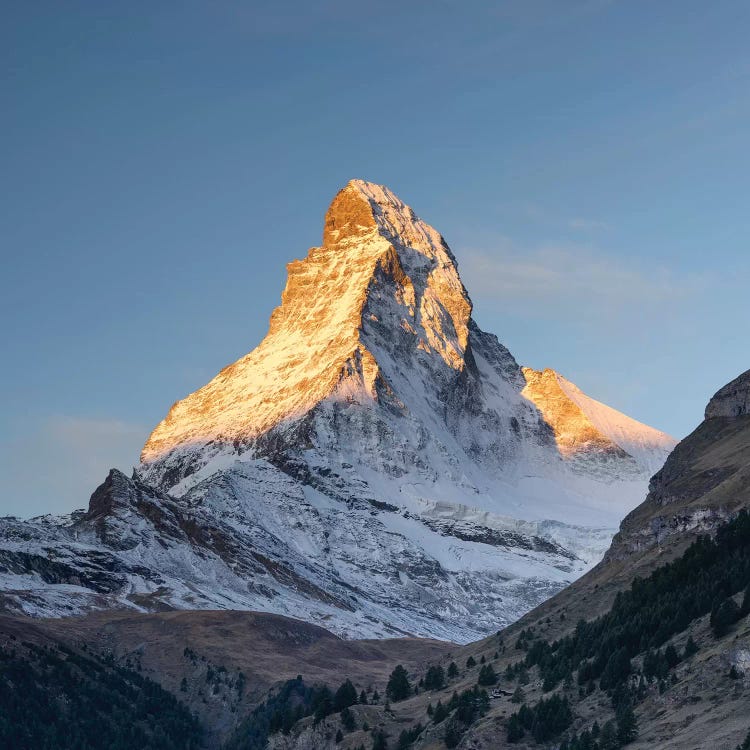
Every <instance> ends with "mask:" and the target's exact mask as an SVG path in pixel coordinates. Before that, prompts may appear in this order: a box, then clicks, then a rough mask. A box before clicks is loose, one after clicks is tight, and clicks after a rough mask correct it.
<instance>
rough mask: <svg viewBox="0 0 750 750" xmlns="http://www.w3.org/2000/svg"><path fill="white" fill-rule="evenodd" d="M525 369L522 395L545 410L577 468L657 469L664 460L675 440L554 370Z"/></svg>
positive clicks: (560, 447) (558, 442) (638, 471)
mask: <svg viewBox="0 0 750 750" xmlns="http://www.w3.org/2000/svg"><path fill="white" fill-rule="evenodd" d="M522 371H523V376H524V378H525V380H526V386H525V387H524V389H523V391H521V395H523V396H524V397H525V398H527V399H528V400H529V401H531V402H532V403H533V404H534V405H535V406H536V407H537V408H538V409H539V411H540V412H541V413H542V415H543V417H544V420H545V422H546V423H547V424H548V425H549V426H550V427H551V428H552V432H553V433H554V438H555V444H556V445H557V448H558V450H559V451H560V453H561V455H562V456H563V457H564V458H565V459H566V460H568V461H569V462H570V463H571V466H572V467H573V468H574V469H575V470H577V471H582V472H586V471H592V470H594V471H595V470H597V468H605V467H606V466H607V465H609V464H614V465H616V466H617V468H616V471H617V472H618V474H619V475H620V476H625V475H627V474H629V473H632V474H633V475H638V474H643V473H644V472H645V473H647V474H653V473H654V472H656V471H658V470H659V468H660V467H661V465H662V464H663V463H664V458H665V457H664V455H663V452H664V450H665V449H670V448H672V447H674V445H675V441H674V440H673V439H672V438H671V437H670V436H669V435H667V434H666V433H664V432H661V431H660V430H655V429H653V427H649V426H648V425H645V424H642V423H641V422H637V421H636V420H635V419H631V418H630V417H627V416H625V415H624V414H622V413H620V412H618V411H617V410H615V409H612V408H611V407H609V406H607V405H606V404H602V403H601V402H599V401H595V400H594V399H592V398H590V397H589V396H587V395H586V394H585V393H583V391H581V390H580V388H578V387H577V386H575V385H574V384H573V383H571V382H570V381H569V380H566V379H565V378H564V377H563V376H562V375H560V374H559V373H557V372H555V371H554V370H550V369H546V370H543V371H541V372H540V371H538V370H533V369H532V368H530V367H524V368H522Z"/></svg>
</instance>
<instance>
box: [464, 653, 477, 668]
mask: <svg viewBox="0 0 750 750" xmlns="http://www.w3.org/2000/svg"><path fill="white" fill-rule="evenodd" d="M476 665H477V662H476V659H475V658H474V657H473V656H470V657H469V658H468V659H467V660H466V669H471V668H472V667H476Z"/></svg>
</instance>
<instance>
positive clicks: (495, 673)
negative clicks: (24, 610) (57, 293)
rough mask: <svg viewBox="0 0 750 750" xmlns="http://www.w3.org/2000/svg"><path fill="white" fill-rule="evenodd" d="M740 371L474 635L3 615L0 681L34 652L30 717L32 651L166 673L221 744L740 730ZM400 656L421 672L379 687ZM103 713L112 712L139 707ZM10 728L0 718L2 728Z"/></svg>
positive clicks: (273, 749)
mask: <svg viewBox="0 0 750 750" xmlns="http://www.w3.org/2000/svg"><path fill="white" fill-rule="evenodd" d="M748 385H750V373H746V374H745V375H744V376H741V378H740V379H738V381H734V384H733V386H732V388H730V389H726V388H725V389H721V390H720V391H719V392H718V393H717V395H716V397H714V398H713V399H712V400H711V401H710V402H709V405H708V407H707V409H706V419H705V421H704V422H703V423H702V424H701V425H700V426H699V427H698V428H697V429H696V430H695V431H694V432H693V433H692V434H691V435H689V436H688V437H687V438H685V439H684V440H683V441H682V442H681V443H680V445H679V446H678V447H677V448H676V449H675V450H674V451H673V452H672V454H671V455H670V457H669V458H668V459H667V461H666V463H665V465H664V467H663V469H662V470H661V471H660V472H659V473H657V475H656V476H655V477H654V478H653V480H652V482H651V489H650V492H649V495H648V497H647V499H646V500H645V501H644V502H643V503H642V504H641V505H640V506H639V507H638V508H637V509H636V510H635V511H634V512H633V513H631V514H630V515H629V516H628V517H627V518H626V519H625V520H624V521H623V522H622V524H621V528H620V532H619V534H618V536H617V537H616V538H615V539H614V540H613V543H612V546H611V548H610V550H609V552H608V554H607V555H605V557H604V559H603V560H602V561H601V562H600V563H599V564H598V565H596V566H595V567H594V568H593V569H592V570H590V571H589V572H587V573H586V574H584V575H583V576H582V577H581V578H579V579H578V580H577V581H575V582H574V583H573V584H571V585H570V586H568V587H566V588H565V589H564V590H562V591H560V592H559V593H557V594H556V595H554V596H553V597H551V598H550V599H549V600H547V601H545V602H544V603H542V604H541V605H540V606H539V607H536V608H535V609H533V610H532V611H530V612H528V613H527V614H526V615H524V616H523V617H522V618H521V619H520V620H519V621H518V622H515V623H513V624H512V625H510V626H509V627H507V628H505V629H503V630H500V631H498V632H494V633H492V635H490V636H488V637H486V638H483V639H481V640H479V641H477V642H474V643H470V644H468V645H466V646H457V645H456V644H451V643H439V642H436V641H431V640H426V639H414V638H401V639H382V640H377V641H361V640H343V639H341V638H338V637H336V636H335V635H333V634H331V633H329V632H327V631H325V630H324V629H322V628H320V627H317V626H315V625H310V624H309V623H304V622H300V621H295V620H290V619H288V618H285V617H280V616H277V615H271V614H265V613H252V612H228V611H223V612H205V611H195V610H193V611H178V612H160V613H152V614H140V613H133V612H122V611H119V612H118V611H112V610H110V611H103V612H95V613H89V614H88V615H86V616H83V617H67V618H56V619H46V620H43V619H31V618H29V617H21V616H13V617H11V616H5V617H3V616H0V649H2V650H4V652H2V651H0V654H2V657H3V659H4V662H3V671H2V672H0V690H2V689H3V688H6V687H7V684H8V681H9V680H10V682H11V687H13V685H14V684H15V683H13V680H14V679H20V678H21V677H23V679H24V680H25V684H28V683H29V680H28V679H27V678H26V672H27V671H28V666H27V665H26V662H25V661H23V660H28V661H29V662H30V667H31V669H32V674H31V687H32V688H33V690H32V691H31V692H30V694H29V695H27V694H26V692H21V693H19V692H15V693H13V695H14V696H15V698H14V705H13V708H14V709H15V714H16V715H17V716H18V717H20V718H19V719H18V724H19V725H24V727H25V726H26V725H27V724H28V723H31V724H32V725H33V726H34V727H35V728H37V729H38V728H39V727H38V724H39V722H35V721H34V719H33V717H34V716H35V713H34V711H33V710H31V709H32V708H33V707H34V706H35V703H34V702H35V701H36V700H37V696H38V694H39V693H40V692H42V693H43V692H44V691H46V692H47V693H50V694H51V693H53V692H54V691H55V690H56V689H57V688H56V686H57V682H53V683H52V684H49V683H43V682H42V681H41V680H38V679H37V678H36V676H35V675H36V673H38V671H39V666H43V668H44V669H48V670H51V671H50V674H51V675H52V676H54V677H55V679H56V680H58V681H59V675H60V674H61V673H62V675H65V670H61V669H60V665H59V664H58V662H60V661H61V660H63V659H64V660H65V661H68V660H70V661H71V662H72V665H73V667H74V670H75V673H76V677H77V679H83V680H87V681H89V682H90V681H94V682H98V683H99V684H102V686H103V687H109V685H110V684H111V679H112V677H116V678H117V679H116V680H115V681H114V688H115V689H117V688H118V685H121V684H122V683H123V682H126V683H127V682H130V683H131V684H138V683H139V682H140V684H145V685H150V684H151V682H150V681H156V682H158V683H159V685H160V686H161V689H162V691H168V692H170V693H171V694H172V696H175V697H176V698H177V699H178V700H179V701H180V702H181V703H182V704H184V706H186V707H187V708H189V709H190V711H191V712H193V713H194V714H195V715H196V716H197V717H198V719H199V720H200V722H201V724H202V725H203V729H204V730H205V738H206V747H208V748H219V747H222V748H224V750H258V749H259V748H266V749H267V750H334V749H336V750H357V749H358V748H360V747H365V748H371V747H378V746H381V747H382V746H383V745H382V743H381V739H380V737H381V734H382V735H383V737H384V738H385V741H386V745H385V746H386V747H389V748H398V747H411V748H413V749H414V750H443V749H444V748H452V747H459V748H462V749H463V750H470V749H471V750H480V749H481V748H507V749H512V748H515V749H516V750H532V749H533V750H542V749H543V748H549V747H555V748H564V749H567V750H582V748H587V749H588V750H613V749H614V748H620V747H627V748H628V749H629V750H647V749H648V750H650V749H651V748H659V749H660V750H703V748H706V747H712V748H716V750H736V748H737V747H738V746H739V745H740V744H741V743H742V745H743V747H746V746H747V742H748V740H747V739H746V738H747V737H748V730H749V729H750V719H748V716H750V714H749V713H748V707H749V706H750V698H748V690H749V689H750V687H749V685H750V682H749V681H750V586H749V585H748V584H749V583H750V515H749V514H748V512H747V511H748V507H749V506H750V494H748V493H749V491H748V486H750V483H748V481H747V480H748V477H747V474H746V468H747V464H748V461H747V458H748V456H750V414H748V413H747V410H746V408H738V406H741V404H742V403H743V398H745V399H746V397H747V390H746V388H747V386H748ZM732 391H734V394H732ZM111 481H112V482H115V481H120V480H119V477H117V475H113V476H112V477H111ZM125 481H126V482H128V481H130V480H125ZM107 497H108V495H107V493H106V492H101V493H100V494H99V498H98V499H99V501H100V503H99V510H100V512H101V514H102V515H101V516H98V518H101V519H103V518H106V517H107V515H108V514H109V513H111V510H108V509H107V503H108V501H107V500H106V498H107ZM156 501H158V502H159V504H160V506H161V505H163V506H164V508H165V509H166V508H167V507H168V504H169V503H174V502H175V501H174V500H169V499H168V498H167V497H166V496H165V497H162V498H152V499H151V501H148V502H156ZM135 502H140V503H144V502H146V501H145V500H144V499H143V496H142V497H141V498H140V500H139V499H138V498H136V499H135ZM142 507H143V511H142V513H143V515H144V516H153V515H154V511H153V510H148V507H147V505H143V506H142ZM175 507H176V506H175ZM96 522H97V520H96V518H92V519H90V521H89V523H90V524H94V523H96ZM665 529H668V530H669V531H668V533H667V532H665ZM213 533H214V532H213V530H208V531H207V537H206V538H210V537H211V536H212V535H213ZM632 539H638V540H640V541H639V543H638V544H634V543H631V542H630V541H629V540H632ZM50 573H51V571H49V570H48V571H47V572H46V574H47V575H49V574H50ZM743 590H744V592H743ZM729 600H732V601H733V602H734V605H733V608H732V607H731V606H730V607H729V608H728V609H727V602H728V601H729ZM721 611H724V613H725V616H724V620H723V621H721V618H719V617H718V614H719V613H720V612H721ZM726 612H729V614H730V616H729V617H728V618H727V617H726ZM399 664H400V665H402V666H403V668H404V669H405V670H406V673H407V679H408V680H409V682H410V684H411V686H412V687H413V688H416V689H412V690H410V691H409V694H408V695H407V696H406V698H404V699H398V698H397V697H393V696H391V699H390V700H386V695H387V685H388V683H389V675H391V674H392V672H393V671H394V670H395V668H396V667H397V665H399ZM102 667H104V669H102ZM9 675H10V677H9ZM109 675H111V677H110V676H109ZM347 680H349V681H351V683H352V684H353V688H354V689H353V690H351V689H346V688H347V682H346V681H347ZM71 684H72V685H75V684H76V683H75V682H72V683H71V681H67V683H66V689H67V690H70V689H71V688H70V686H71ZM84 684H85V683H84ZM340 686H341V689H340V690H339V687H340ZM326 688H328V692H326ZM6 692H7V691H6ZM150 693H151V696H152V698H151V700H152V701H153V700H158V701H159V702H160V703H161V704H162V705H164V706H166V707H168V708H169V711H170V717H173V718H175V719H178V718H179V717H186V716H187V714H186V712H185V711H184V710H183V709H182V708H181V707H180V706H179V705H175V704H174V703H173V702H172V703H170V700H169V696H165V695H163V693H161V692H159V691H153V690H151V691H150ZM363 693H364V701H363V700H362V694H363ZM326 695H328V699H327V701H326ZM337 696H338V697H337ZM72 697H73V698H74V699H76V700H77V699H78V698H77V696H75V695H73V696H72ZM316 701H317V702H316ZM342 701H343V703H342ZM352 701H356V702H353V703H352V705H350V706H349V707H348V713H346V712H342V711H341V706H342V705H346V704H348V703H350V702H352ZM64 705H65V704H63V707H64ZM136 705H137V706H141V705H142V701H141V700H140V699H139V700H138V701H137V703H136ZM148 705H149V703H146V706H148ZM150 705H153V704H150ZM140 715H141V716H143V712H141V714H140ZM24 717H31V718H24ZM170 717H168V716H164V717H161V714H159V713H153V712H146V719H147V723H144V729H145V730H147V731H149V733H153V732H154V731H158V730H159V729H160V728H161V729H162V732H163V734H164V736H165V737H166V738H167V739H168V738H169V737H170V736H172V733H173V732H175V731H177V732H182V731H185V729H189V730H190V731H191V732H192V729H190V728H189V727H188V726H186V722H182V723H181V722H179V721H175V722H173V721H172V719H171V718H170ZM67 718H68V719H69V724H68V727H69V730H70V731H76V732H80V731H81V730H82V729H84V730H87V729H88V728H89V726H90V721H89V720H88V715H87V714H86V713H75V712H71V711H68V717H67ZM101 718H102V720H104V721H108V722H109V725H110V726H114V727H115V728H117V727H120V726H121V727H125V726H127V723H128V722H130V721H132V718H131V717H130V716H129V715H127V714H125V715H123V716H120V717H119V718H118V716H117V715H115V714H114V712H113V715H112V716H111V717H110V716H108V715H107V714H106V713H105V714H104V715H103V716H102V717H101ZM141 720H143V719H141ZM162 724H163V726H162ZM193 726H194V725H193ZM5 729H7V724H6V725H4V724H3V722H2V720H1V719H0V736H1V737H3V738H4V737H5V736H6V735H5V734H2V733H3V731H4V730H5ZM14 729H16V730H18V727H14ZM378 743H380V745H379V744H378ZM135 746H136V745H135V743H133V744H131V745H126V747H135ZM139 746H143V743H141V745H139ZM165 746H166V745H165Z"/></svg>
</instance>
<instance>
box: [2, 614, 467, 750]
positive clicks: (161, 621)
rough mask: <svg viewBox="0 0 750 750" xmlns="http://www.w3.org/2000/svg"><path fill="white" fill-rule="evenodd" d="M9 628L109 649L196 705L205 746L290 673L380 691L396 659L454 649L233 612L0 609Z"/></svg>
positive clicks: (413, 665) (47, 640)
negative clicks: (350, 637) (12, 613)
mask: <svg viewBox="0 0 750 750" xmlns="http://www.w3.org/2000/svg"><path fill="white" fill-rule="evenodd" d="M11 634H12V635H15V636H16V637H17V638H18V639H25V640H30V641H34V642H35V643H38V644H39V645H46V644H53V643H57V642H63V643H66V644H69V645H70V646H72V647H73V648H79V649H80V648H84V647H85V648H86V649H89V650H90V651H93V652H95V653H104V654H112V655H113V657H114V658H115V662H116V663H118V664H120V665H123V666H128V667H130V668H133V669H137V670H139V671H142V673H143V674H144V675H146V676H148V677H150V678H151V679H153V680H156V681H157V682H159V684H160V685H161V686H162V687H164V688H165V689H166V690H169V691H170V692H172V693H174V694H175V695H176V696H177V697H178V698H179V699H180V700H182V701H183V702H185V703H186V704H187V705H188V706H189V707H190V708H191V710H193V711H194V712H195V713H197V715H198V717H199V718H200V719H201V721H202V722H203V723H204V725H205V726H206V727H207V728H208V731H209V746H210V747H218V746H219V744H220V742H221V741H223V740H224V739H225V738H226V737H227V736H228V734H229V733H230V732H231V731H232V730H233V729H234V728H235V727H236V725H237V723H238V722H239V721H240V720H241V719H242V718H243V717H244V716H245V715H246V714H247V713H248V712H249V711H250V710H252V708H253V707H254V706H256V705H257V704H258V703H260V702H262V701H263V699H264V698H265V696H266V695H267V693H268V690H269V689H270V688H272V687H274V686H276V685H279V684H281V683H283V682H284V681H286V680H288V679H293V678H294V677H296V676H297V675H298V674H300V675H302V676H303V678H304V680H305V682H307V683H308V684H313V683H318V684H327V685H329V686H330V687H331V688H332V689H334V690H335V689H336V688H337V687H338V686H339V685H340V684H341V683H342V682H343V681H344V680H345V679H351V680H352V682H353V683H354V684H355V686H356V687H357V690H358V691H359V690H367V689H368V688H369V687H371V686H372V687H374V688H375V689H377V690H379V691H380V692H381V693H383V691H384V686H385V684H386V681H387V678H388V675H389V673H390V671H391V670H392V669H393V667H394V666H395V665H396V664H404V665H405V666H406V667H407V669H409V670H410V671H412V672H413V671H416V670H419V669H421V668H422V665H423V664H425V663H428V662H431V661H439V660H441V659H442V658H444V657H445V656H446V654H448V653H450V652H453V651H456V650H457V648H458V647H457V646H456V645H455V644H451V643H446V642H441V641H432V640H429V639H416V638H399V639H392V640H361V641H347V640H343V639H341V638H339V637H338V636H335V635H333V634H332V633H330V632H329V631H327V630H325V629H324V628H321V627H318V626H316V625H310V624H308V623H305V622H301V621H299V620H293V619H291V618H287V617H282V616H280V615H272V614H268V613H261V612H233V611H201V612H197V611H194V612H189V611H173V612H162V613H157V614H131V613H123V612H98V613H93V614H90V615H86V616H84V617H69V618H60V619H50V620H39V619H31V618H25V617H6V616H2V615H0V642H2V640H3V638H4V637H7V636H10V635H11ZM186 649H187V650H186ZM240 672H242V673H243V674H244V677H245V687H244V690H242V692H241V693H240V691H239V689H238V687H237V684H238V676H239V673H240ZM183 679H184V680H185V684H184V689H183V683H182V681H183Z"/></svg>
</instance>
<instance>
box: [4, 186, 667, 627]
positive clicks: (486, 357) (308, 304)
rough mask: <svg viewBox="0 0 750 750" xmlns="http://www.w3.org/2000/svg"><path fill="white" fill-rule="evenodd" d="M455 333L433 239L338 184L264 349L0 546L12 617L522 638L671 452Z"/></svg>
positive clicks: (291, 273)
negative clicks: (224, 613) (163, 615)
mask: <svg viewBox="0 0 750 750" xmlns="http://www.w3.org/2000/svg"><path fill="white" fill-rule="evenodd" d="M471 313H472V304H471V300H470V299H469V296H468V294H467V292H466V290H465V288H464V286H463V284H462V282H461V279H460V277H459V274H458V268H457V264H456V260H455V258H454V256H453V254H452V252H451V251H450V249H449V247H448V245H447V244H446V243H445V240H444V239H443V238H442V237H441V236H440V234H438V232H437V231H435V229H433V228H432V227H430V226H429V225H427V224H426V223H424V222H423V221H422V220H420V219H419V218H418V217H417V216H416V215H415V214H414V212H413V211H412V210H411V209H410V208H409V207H408V206H406V205H405V204H404V203H402V202H401V201H400V200H399V199H398V198H397V197H396V196H395V195H393V193H391V192H390V191H389V190H388V189H387V188H384V187H381V186H377V185H373V184H371V183H367V182H363V181H360V180H354V181H352V182H350V183H349V184H348V185H347V186H346V187H345V188H344V189H343V190H341V191H340V192H339V193H338V195H337V196H336V197H335V199H334V201H333V203H332V204H331V207H330V208H329V210H328V213H327V215H326V220H325V228H324V234H323V245H322V246H321V247H316V248H312V249H311V250H310V251H309V253H308V255H307V257H306V258H305V259H304V260H299V261H294V262H292V263H290V264H289V266H288V280H287V285H286V288H285V290H284V293H283V295H282V303H281V305H280V306H279V307H278V308H277V309H276V310H275V311H274V313H273V315H272V317H271V323H270V328H269V332H268V335H267V336H266V338H265V339H264V340H263V342H262V343H261V344H260V346H258V348H257V349H255V350H254V351H253V352H251V353H250V354H248V355H246V356H245V357H242V358H241V359H239V360H238V361H237V362H235V363H234V364H232V365H229V366H228V367H226V368H224V369H223V370H222V371H221V372H220V373H219V374H218V375H217V376H216V377H215V378H214V379H213V380H212V381H211V382H209V383H208V384H207V385H206V386H204V387H203V388H201V389H200V390H198V391H196V392H195V393H193V394H191V395H189V396H188V397H186V398H185V399H183V400H181V401H178V402H177V403H176V404H175V405H174V406H173V407H172V409H171V410H170V411H169V414H168V415H167V417H166V418H165V419H164V420H163V421H162V422H161V423H160V424H159V425H158V426H157V427H156V429H155V430H154V431H153V433H152V434H151V436H150V437H149V439H148V441H147V443H146V445H145V446H144V449H143V452H142V455H141V465H140V467H139V468H138V470H137V471H136V473H135V474H134V477H133V478H132V479H128V478H127V477H125V476H124V475H122V474H120V473H119V472H113V473H111V474H110V476H109V477H108V479H107V481H106V482H105V484H104V485H102V487H100V488H99V489H98V490H97V491H96V492H95V493H94V495H93V496H92V499H91V503H90V507H89V510H88V512H87V513H82V512H79V513H77V514H74V515H73V516H71V517H69V518H65V519H35V520H32V521H29V522H20V521H14V520H6V521H4V522H0V586H2V593H4V595H5V601H6V604H7V606H12V607H17V608H21V609H23V610H25V611H29V612H34V613H38V614H60V613H63V612H65V611H68V612H74V611H82V610H85V609H88V608H92V607H101V606H115V605H117V606H131V607H140V608H144V609H154V608H159V607H165V606H169V607H179V608H217V607H219V608H241V609H258V610H265V611H269V612H277V613H281V614H287V615H292V616H296V617H299V618H301V619H305V620H309V621H313V622H317V623H319V624H323V625H324V626H326V627H327V628H329V629H331V630H334V631H335V632H338V633H342V634H345V635H357V636H360V637H362V636H367V635H375V636H381V635H389V634H397V633H404V632H406V633H412V634H419V635H430V636H435V637H439V638H450V639H454V640H458V641H468V640H471V639H472V638H475V637H478V636H480V635H483V634H485V633H487V632H490V631H492V630H496V629H497V628H499V627H501V626H502V625H505V624H507V623H508V622H510V621H512V620H514V619H516V618H517V617H519V616H520V615H521V614H522V613H523V612H525V611H526V610H528V609H530V608H531V607H533V606H535V605H536V604H538V603H539V602H540V601H542V600H543V599H545V598H547V597H548V596H550V595H551V594H552V593H554V592H555V591H556V590H558V589H559V588H561V587H562V586H564V585H565V584H566V583H568V582H569V581H571V580H572V579H574V578H576V577H578V576H579V575H580V574H581V573H583V572H584V571H585V570H587V569H588V568H589V567H591V566H592V565H593V564H594V563H595V562H596V561H597V560H598V559H600V557H601V555H602V554H603V553H604V551H605V549H606V548H607V547H608V545H609V542H610V539H611V536H612V534H613V533H614V530H615V529H616V527H617V524H618V523H619V521H620V519H621V518H622V517H623V516H624V515H625V514H626V513H627V512H628V511H629V510H631V509H632V508H633V507H634V506H635V505H637V504H638V503H639V502H640V501H641V500H642V499H643V497H644V496H645V493H646V488H647V483H648V478H649V476H650V475H651V474H652V473H653V472H654V471H656V470H657V469H658V468H659V467H660V466H661V465H662V463H663V462H664V459H665V458H666V456H667V454H668V453H669V451H670V450H671V448H672V447H673V446H674V444H675V441H674V440H673V439H672V438H670V437H669V436H668V435H666V434H664V433H662V432H659V431H657V430H654V429H652V428H650V427H648V426H646V425H643V424H640V423H638V422H636V421H634V420H632V419H630V418H628V417H626V416H624V415H623V414H620V413H619V412H617V411H615V410H614V409H611V408H610V407H608V406H605V405H604V404H601V403H599V402H597V401H595V400H593V399H591V398H589V397H588V396H586V395H585V394H583V393H582V392H581V391H580V390H579V389H578V388H576V386H574V385H573V384H572V383H570V382H569V381H567V380H566V379H565V378H563V377H562V376H561V375H559V374H557V373H555V372H554V371H552V370H545V371H543V372H537V371H534V370H531V369H528V368H523V369H522V368H520V367H519V366H518V364H517V363H516V361H515V360H514V358H513V356H512V355H511V354H510V352H509V351H508V350H507V349H506V348H505V347H504V346H503V345H502V344H500V343H499V341H498V340H497V338H496V337H495V336H493V335H491V334H488V333H485V332H483V331H481V330H480V329H479V327H478V326H477V325H476V323H475V322H474V321H473V320H472V318H471ZM66 607H68V609H67V610H66V609H65V608H66Z"/></svg>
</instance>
